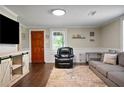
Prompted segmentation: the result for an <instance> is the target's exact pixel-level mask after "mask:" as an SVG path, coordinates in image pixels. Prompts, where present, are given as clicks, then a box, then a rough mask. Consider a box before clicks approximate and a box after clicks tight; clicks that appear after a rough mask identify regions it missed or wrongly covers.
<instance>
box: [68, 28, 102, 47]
mask: <svg viewBox="0 0 124 93" xmlns="http://www.w3.org/2000/svg"><path fill="white" fill-rule="evenodd" d="M90 32H95V36H94V37H90ZM76 34H80V35H82V36H83V37H85V38H86V39H73V38H72V36H73V35H76ZM99 35H100V32H99V30H98V29H95V28H69V29H68V31H67V39H68V46H71V47H73V48H94V47H99V46H100V45H99V42H100V41H99V40H100V37H99ZM90 39H94V40H95V41H94V42H91V41H90Z"/></svg>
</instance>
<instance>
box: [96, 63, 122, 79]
mask: <svg viewBox="0 0 124 93" xmlns="http://www.w3.org/2000/svg"><path fill="white" fill-rule="evenodd" d="M96 69H97V70H98V71H99V72H100V73H101V74H102V75H104V76H106V77H107V74H108V72H110V71H124V67H121V66H119V65H109V64H102V65H97V66H96Z"/></svg>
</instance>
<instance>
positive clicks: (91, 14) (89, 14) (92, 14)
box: [88, 11, 96, 16]
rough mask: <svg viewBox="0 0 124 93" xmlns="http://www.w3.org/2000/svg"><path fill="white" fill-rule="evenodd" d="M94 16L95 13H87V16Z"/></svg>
mask: <svg viewBox="0 0 124 93" xmlns="http://www.w3.org/2000/svg"><path fill="white" fill-rule="evenodd" d="M95 14H96V11H90V12H89V13H88V16H94V15H95Z"/></svg>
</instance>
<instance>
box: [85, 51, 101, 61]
mask: <svg viewBox="0 0 124 93" xmlns="http://www.w3.org/2000/svg"><path fill="white" fill-rule="evenodd" d="M102 56H103V53H102V52H86V54H85V60H86V63H89V61H91V60H93V61H101V59H102Z"/></svg>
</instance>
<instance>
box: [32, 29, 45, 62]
mask: <svg viewBox="0 0 124 93" xmlns="http://www.w3.org/2000/svg"><path fill="white" fill-rule="evenodd" d="M31 47H32V48H31V49H32V63H44V31H32V32H31Z"/></svg>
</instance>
